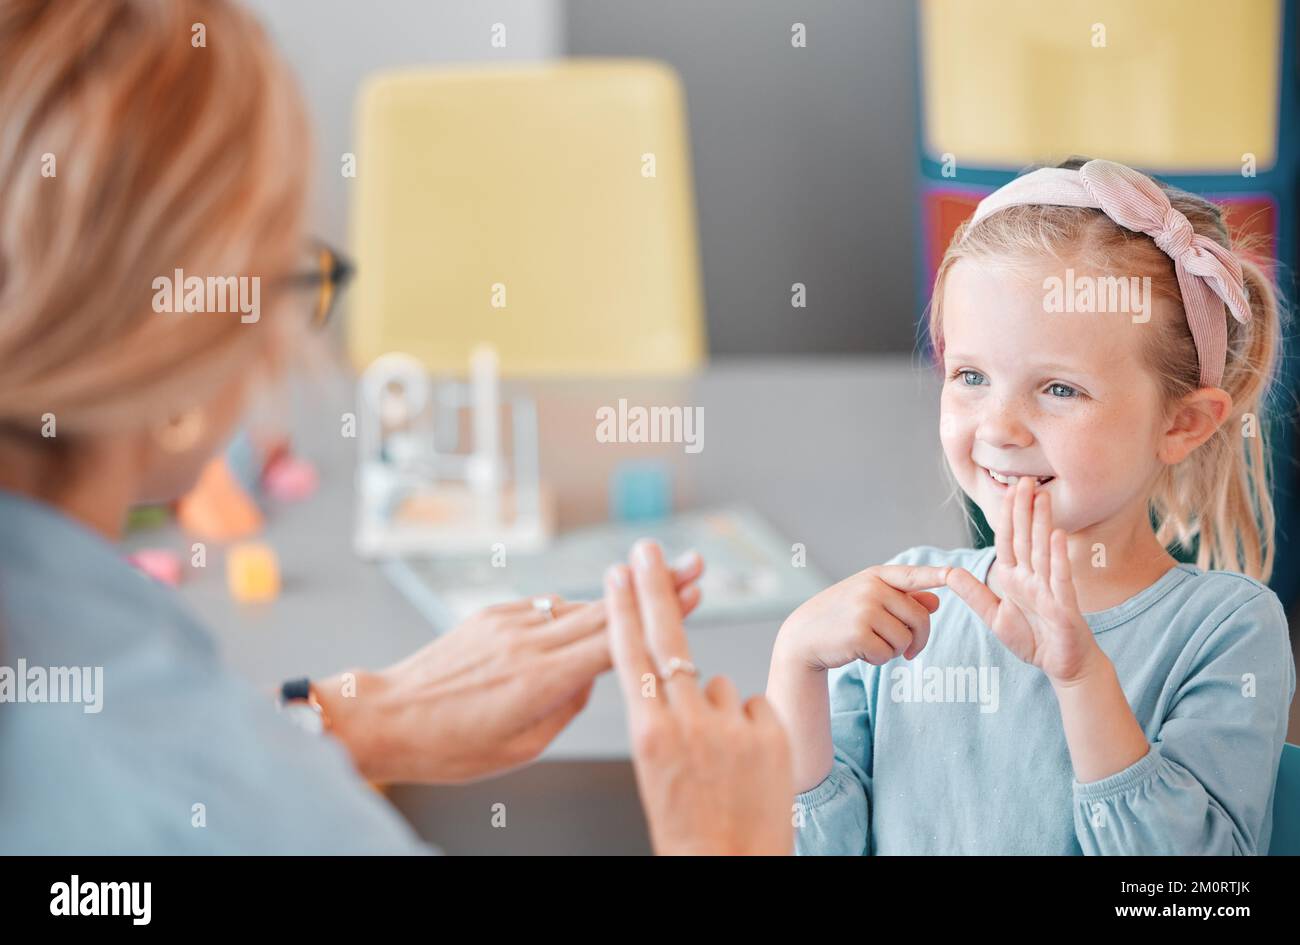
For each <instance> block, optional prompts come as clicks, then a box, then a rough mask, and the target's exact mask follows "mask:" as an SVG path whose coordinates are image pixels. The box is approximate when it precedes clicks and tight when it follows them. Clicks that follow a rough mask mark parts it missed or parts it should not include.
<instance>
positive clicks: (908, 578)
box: [868, 564, 952, 592]
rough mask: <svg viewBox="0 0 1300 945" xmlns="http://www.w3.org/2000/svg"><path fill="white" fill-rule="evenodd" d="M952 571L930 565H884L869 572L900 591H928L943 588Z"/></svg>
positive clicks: (870, 569) (945, 567)
mask: <svg viewBox="0 0 1300 945" xmlns="http://www.w3.org/2000/svg"><path fill="white" fill-rule="evenodd" d="M951 570H952V569H951V568H949V567H947V566H944V567H936V566H935V565H930V564H882V565H878V566H877V567H874V568H868V571H869V572H870V573H871V574H872V575H874V576H875V577H878V578H880V580H882V581H884V582H885V583H886V584H888V585H889V586H890V587H892V588H894V589H895V590H898V591H904V592H907V591H926V590H929V589H930V588H932V587H943V586H944V585H945V584H946V583H947V582H948V572H949V571H951Z"/></svg>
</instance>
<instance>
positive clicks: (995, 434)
mask: <svg viewBox="0 0 1300 945" xmlns="http://www.w3.org/2000/svg"><path fill="white" fill-rule="evenodd" d="M975 436H976V438H977V439H979V440H982V441H983V442H985V443H987V444H988V445H989V446H992V447H996V448H998V449H1005V448H1008V447H1025V446H1029V445H1030V444H1031V443H1033V441H1034V437H1033V434H1032V433H1030V432H1029V427H1027V426H1025V424H1024V422H1023V421H1022V420H1021V419H1020V417H1019V415H1018V413H1017V412H1016V410H1015V409H1014V407H1012V406H1011V405H1007V404H1002V403H996V402H995V403H990V404H988V406H987V409H986V410H985V411H984V413H983V415H982V416H981V417H980V422H979V425H978V426H977V427H976V428H975Z"/></svg>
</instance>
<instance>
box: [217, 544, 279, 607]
mask: <svg viewBox="0 0 1300 945" xmlns="http://www.w3.org/2000/svg"><path fill="white" fill-rule="evenodd" d="M226 586H227V587H229V588H230V596H231V597H233V598H235V600H237V601H239V602H241V603H258V602H262V601H269V600H275V598H276V597H277V596H279V593H280V564H279V561H278V560H277V559H276V556H275V552H274V551H273V550H272V549H271V547H270V546H269V545H264V544H262V543H261V542H245V543H244V544H242V545H235V546H234V547H233V548H231V549H230V550H229V551H228V552H226Z"/></svg>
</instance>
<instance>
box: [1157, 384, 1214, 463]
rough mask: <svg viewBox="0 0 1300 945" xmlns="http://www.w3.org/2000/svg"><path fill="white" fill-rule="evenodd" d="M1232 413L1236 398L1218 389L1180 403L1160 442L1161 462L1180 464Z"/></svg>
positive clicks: (1197, 393) (1207, 389) (1201, 390)
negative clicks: (1233, 400) (1233, 401)
mask: <svg viewBox="0 0 1300 945" xmlns="http://www.w3.org/2000/svg"><path fill="white" fill-rule="evenodd" d="M1231 412H1232V395H1230V394H1229V393H1228V392H1227V391H1226V390H1220V389H1219V388H1217V387H1201V388H1198V389H1197V390H1194V391H1192V392H1191V393H1190V394H1187V395H1186V396H1185V397H1183V398H1182V400H1180V401H1179V403H1178V406H1177V407H1175V408H1174V412H1173V414H1172V415H1171V416H1170V418H1169V426H1168V427H1167V428H1166V429H1165V432H1164V435H1163V436H1162V437H1161V440H1160V449H1159V452H1158V454H1157V455H1158V456H1159V458H1160V461H1161V462H1163V463H1167V464H1168V465H1170V466H1172V465H1174V464H1175V463H1180V462H1182V461H1183V460H1184V459H1186V458H1187V456H1188V455H1189V454H1190V453H1191V452H1192V450H1194V449H1196V448H1197V447H1198V446H1200V445H1201V444H1202V443H1204V442H1205V441H1206V440H1208V439H1209V438H1210V437H1211V436H1213V435H1214V431H1216V430H1218V429H1219V427H1220V426H1222V425H1223V421H1224V420H1226V419H1227V418H1228V414H1229V413H1231Z"/></svg>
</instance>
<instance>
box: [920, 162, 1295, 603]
mask: <svg viewBox="0 0 1300 945" xmlns="http://www.w3.org/2000/svg"><path fill="white" fill-rule="evenodd" d="M1084 163H1085V161H1084V159H1080V158H1072V159H1070V160H1069V161H1066V162H1064V163H1062V164H1061V165H1059V166H1060V167H1067V168H1073V169H1077V168H1079V167H1081V166H1082V165H1083V164H1084ZM1156 183H1157V184H1159V186H1160V188H1161V190H1163V191H1164V192H1165V194H1166V196H1168V198H1169V202H1170V203H1171V204H1172V205H1173V207H1174V209H1176V210H1178V211H1179V212H1181V213H1182V214H1183V215H1184V216H1186V217H1187V219H1188V220H1189V221H1190V222H1191V224H1192V227H1193V228H1194V229H1195V231H1196V232H1197V233H1200V234H1202V235H1204V236H1208V237H1210V238H1211V239H1213V240H1215V241H1216V242H1218V243H1219V244H1220V245H1222V246H1224V247H1226V248H1228V249H1231V250H1233V251H1234V252H1236V253H1237V256H1238V259H1239V260H1240V262H1241V267H1242V271H1243V273H1244V276H1245V289H1246V297H1247V299H1248V300H1249V302H1250V310H1251V319H1250V321H1249V322H1248V323H1247V324H1244V325H1243V324H1241V323H1239V322H1238V321H1237V320H1236V319H1235V318H1228V319H1227V323H1228V355H1227V364H1226V366H1225V368H1224V372H1223V382H1222V385H1221V386H1222V387H1223V389H1224V390H1225V391H1227V392H1228V394H1230V395H1231V397H1232V411H1231V413H1230V414H1229V416H1228V417H1227V418H1226V419H1225V420H1224V422H1223V424H1222V425H1221V426H1220V427H1219V429H1218V430H1216V431H1215V433H1214V435H1213V436H1211V437H1210V439H1209V440H1207V441H1206V442H1205V443H1204V444H1202V445H1201V446H1200V448H1198V449H1197V450H1196V451H1195V452H1193V453H1192V454H1191V455H1190V456H1188V457H1187V458H1186V459H1185V460H1183V461H1182V462H1181V463H1178V464H1177V465H1176V466H1169V467H1166V468H1165V470H1164V471H1163V472H1162V473H1161V476H1160V479H1159V481H1158V482H1157V484H1156V488H1155V491H1154V492H1153V494H1152V496H1151V500H1150V509H1151V513H1152V515H1153V517H1154V521H1155V523H1156V536H1157V537H1158V538H1159V540H1160V541H1161V542H1162V543H1164V544H1165V545H1166V546H1168V545H1170V544H1172V543H1174V542H1176V543H1177V544H1179V545H1181V546H1183V547H1184V548H1190V547H1191V544H1192V542H1193V540H1195V541H1197V543H1198V548H1197V552H1196V563H1197V566H1198V567H1201V568H1203V569H1210V568H1224V569H1230V570H1234V571H1240V572H1242V573H1244V574H1248V575H1250V576H1251V577H1253V578H1256V579H1258V580H1261V581H1266V580H1268V578H1269V575H1270V574H1271V573H1272V570H1273V556H1274V543H1273V529H1274V519H1273V501H1272V495H1271V491H1270V471H1269V462H1268V458H1269V457H1268V448H1267V444H1266V442H1265V434H1266V426H1267V425H1266V423H1265V418H1264V407H1265V397H1266V394H1267V392H1268V390H1269V385H1270V382H1271V379H1272V377H1273V371H1274V367H1275V362H1276V359H1277V353H1278V347H1279V342H1280V337H1281V317H1282V309H1281V301H1280V299H1279V298H1278V295H1277V292H1276V291H1275V289H1274V287H1273V280H1272V278H1271V277H1270V276H1269V275H1267V274H1266V273H1265V272H1264V271H1263V270H1262V269H1261V268H1260V267H1259V266H1258V265H1256V264H1255V263H1254V262H1253V261H1252V260H1251V259H1250V258H1249V257H1247V256H1245V255H1243V250H1244V249H1245V247H1244V246H1242V245H1241V244H1237V245H1234V243H1233V240H1232V238H1231V236H1230V235H1229V233H1228V228H1227V226H1226V224H1225V223H1224V219H1223V213H1222V211H1221V210H1220V209H1219V207H1217V206H1216V205H1215V204H1213V203H1211V202H1210V201H1208V200H1205V199H1204V198H1202V197H1199V196H1197V195H1196V194H1192V193H1188V192H1186V191H1183V190H1179V189H1177V188H1175V187H1170V186H1168V185H1167V184H1164V183H1163V182H1160V181H1157V182H1156ZM1035 258H1037V259H1043V258H1046V259H1055V260H1067V259H1068V260H1069V261H1071V262H1072V263H1077V264H1079V265H1080V266H1081V267H1091V268H1095V269H1097V270H1099V271H1102V272H1105V271H1107V270H1110V271H1115V270H1119V271H1121V272H1123V273H1124V274H1125V275H1128V276H1134V275H1136V276H1150V277H1151V288H1152V291H1153V293H1156V294H1158V295H1161V296H1163V297H1165V298H1168V299H1171V300H1173V301H1174V302H1176V303H1177V305H1178V308H1179V311H1180V316H1179V317H1178V318H1165V319H1152V323H1151V324H1152V327H1153V329H1154V330H1153V331H1151V332H1148V333H1147V341H1146V344H1145V345H1144V354H1145V357H1146V360H1147V364H1148V365H1149V367H1150V368H1151V371H1152V373H1153V374H1154V376H1155V377H1156V378H1157V379H1158V380H1159V382H1160V385H1161V388H1162V391H1163V395H1164V405H1163V406H1164V409H1165V411H1166V413H1167V414H1168V413H1169V411H1170V410H1171V408H1172V407H1173V405H1174V404H1175V403H1176V402H1177V401H1178V400H1179V399H1180V398H1181V397H1183V396H1184V395H1185V394H1188V393H1190V392H1191V391H1193V390H1196V389H1197V388H1198V387H1199V386H1200V368H1199V363H1198V361H1197V356H1196V345H1195V343H1194V342H1193V341H1192V334H1191V330H1190V329H1189V328H1188V326H1187V320H1186V318H1185V317H1183V316H1182V315H1181V309H1182V297H1181V294H1180V293H1179V290H1178V280H1177V276H1176V275H1175V272H1174V264H1173V261H1172V260H1171V259H1170V258H1169V256H1167V255H1166V254H1165V253H1164V252H1163V251H1162V250H1161V249H1160V248H1159V247H1157V246H1156V244H1155V241H1154V240H1153V239H1152V238H1151V237H1149V236H1146V235H1144V234H1141V233H1135V232H1133V231H1132V230H1127V229H1125V228H1123V227H1121V226H1120V225H1119V224H1117V223H1115V221H1113V220H1111V219H1110V218H1109V217H1108V216H1106V214H1105V213H1103V212H1102V211H1100V210H1093V209H1082V208H1075V207H1059V206H1047V205H1017V206H1011V207H1007V208H1005V209H1003V210H1000V211H998V212H996V213H992V214H990V215H989V216H987V217H985V218H984V219H982V220H981V221H980V222H979V223H978V224H976V225H975V226H971V225H970V223H969V221H967V222H965V223H963V224H961V226H959V227H958V228H957V231H956V233H954V234H953V238H952V241H951V242H950V243H949V244H948V249H947V251H946V252H945V253H944V256H943V260H942V262H941V263H940V264H939V269H938V273H937V274H936V276H935V281H934V293H933V296H932V298H931V302H930V317H929V325H930V327H929V332H930V344H931V347H932V349H933V350H934V351H935V353H936V356H937V357H938V358H939V359H940V360H942V358H943V305H942V302H943V287H944V281H945V278H946V277H947V275H948V272H949V270H951V268H952V266H953V264H954V263H956V262H957V261H958V260H960V259H981V260H999V261H1008V260H1009V261H1011V262H1012V263H1013V264H1023V263H1024V262H1025V261H1027V260H1032V259H1035ZM1248 422H1250V429H1249V431H1247V424H1248ZM1246 432H1250V433H1252V434H1253V435H1243V434H1244V433H1246Z"/></svg>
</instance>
